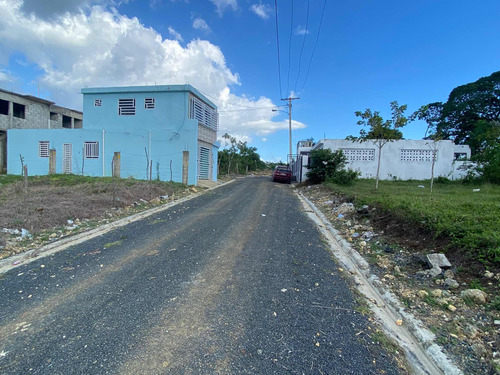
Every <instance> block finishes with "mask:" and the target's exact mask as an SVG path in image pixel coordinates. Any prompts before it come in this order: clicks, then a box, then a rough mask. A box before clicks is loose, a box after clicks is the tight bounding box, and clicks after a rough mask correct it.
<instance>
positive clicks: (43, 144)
mask: <svg viewBox="0 0 500 375" xmlns="http://www.w3.org/2000/svg"><path fill="white" fill-rule="evenodd" d="M38 157H40V158H48V157H49V141H39V142H38Z"/></svg>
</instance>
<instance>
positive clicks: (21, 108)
mask: <svg viewBox="0 0 500 375" xmlns="http://www.w3.org/2000/svg"><path fill="white" fill-rule="evenodd" d="M12 104H13V105H12V110H13V116H14V117H18V118H25V113H26V106H25V105H23V104H19V103H12Z"/></svg>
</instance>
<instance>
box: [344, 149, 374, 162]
mask: <svg viewBox="0 0 500 375" xmlns="http://www.w3.org/2000/svg"><path fill="white" fill-rule="evenodd" d="M341 150H342V152H343V154H344V156H345V157H346V158H347V160H348V161H373V160H375V149H374V148H341Z"/></svg>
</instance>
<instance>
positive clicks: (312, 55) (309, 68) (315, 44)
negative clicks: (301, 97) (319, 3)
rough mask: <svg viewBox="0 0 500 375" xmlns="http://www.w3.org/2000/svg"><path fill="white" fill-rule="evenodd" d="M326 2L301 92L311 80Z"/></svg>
mask: <svg viewBox="0 0 500 375" xmlns="http://www.w3.org/2000/svg"><path fill="white" fill-rule="evenodd" d="M326 2H327V0H325V2H324V4H323V11H322V12H321V20H320V21H319V27H318V35H317V36H316V42H315V43H314V48H313V51H312V54H311V60H309V66H308V68H307V74H306V78H305V80H304V84H303V85H302V88H301V89H300V91H301V92H302V91H303V90H304V87H305V86H306V82H307V78H309V71H310V70H311V65H312V61H313V57H314V52H315V51H316V47H317V45H318V40H319V36H320V34H321V25H322V24H323V16H324V15H325V8H326Z"/></svg>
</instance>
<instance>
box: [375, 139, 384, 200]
mask: <svg viewBox="0 0 500 375" xmlns="http://www.w3.org/2000/svg"><path fill="white" fill-rule="evenodd" d="M382 147H383V146H378V162H377V176H376V177H375V190H378V175H379V172H380V159H381V157H382Z"/></svg>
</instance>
